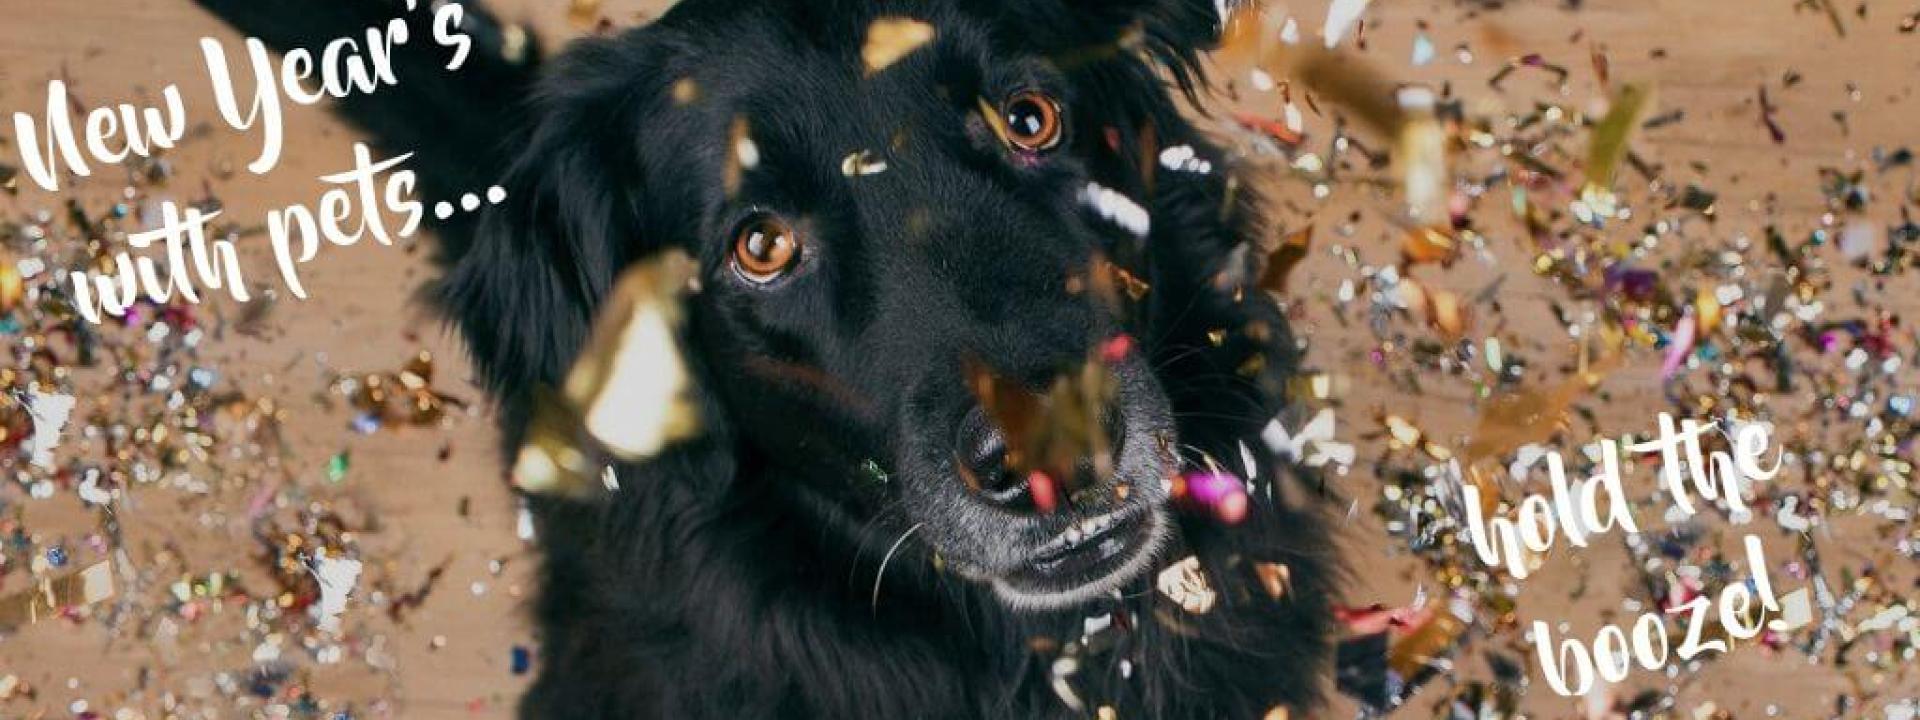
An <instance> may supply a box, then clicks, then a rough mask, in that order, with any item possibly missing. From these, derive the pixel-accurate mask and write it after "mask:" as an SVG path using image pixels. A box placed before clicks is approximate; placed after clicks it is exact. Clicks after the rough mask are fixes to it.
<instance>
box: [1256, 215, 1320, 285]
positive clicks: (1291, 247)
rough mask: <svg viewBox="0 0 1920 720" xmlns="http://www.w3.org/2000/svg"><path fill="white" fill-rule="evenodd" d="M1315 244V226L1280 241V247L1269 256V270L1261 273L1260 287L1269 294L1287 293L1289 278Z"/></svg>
mask: <svg viewBox="0 0 1920 720" xmlns="http://www.w3.org/2000/svg"><path fill="white" fill-rule="evenodd" d="M1312 244H1313V225H1311V224H1309V225H1307V226H1306V227H1304V228H1301V229H1299V230H1296V231H1294V232H1291V233H1287V235H1286V237H1284V238H1282V239H1281V240H1280V247H1277V248H1274V249H1273V252H1271V253H1268V254H1267V268H1266V270H1264V271H1262V272H1261V273H1260V287H1262V288H1264V289H1266V290H1267V291H1268V292H1274V293H1285V292H1286V291H1287V278H1288V277H1290V276H1291V275H1292V274H1293V269H1294V268H1296V267H1299V265H1300V261H1302V260H1305V259H1306V258H1307V253H1308V252H1310V251H1311V245H1312Z"/></svg>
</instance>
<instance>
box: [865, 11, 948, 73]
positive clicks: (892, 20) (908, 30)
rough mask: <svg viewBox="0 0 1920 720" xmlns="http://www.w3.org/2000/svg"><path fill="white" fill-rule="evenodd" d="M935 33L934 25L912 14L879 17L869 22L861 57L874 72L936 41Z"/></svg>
mask: <svg viewBox="0 0 1920 720" xmlns="http://www.w3.org/2000/svg"><path fill="white" fill-rule="evenodd" d="M934 35H935V33H934V29H933V26H932V25H929V24H927V23H924V22H921V21H919V20H915V19H913V18H903V17H883V18H880V19H878V20H875V21H873V24H872V25H868V26H867V42H866V44H865V45H863V46H861V48H860V60H861V62H863V63H865V64H866V66H867V75H869V76H871V75H873V74H874V73H878V72H880V71H881V70H885V69H887V67H888V66H890V65H892V64H894V63H896V62H899V61H900V58H903V57H906V56H907V55H908V54H909V53H912V52H913V51H915V50H918V49H920V47H921V46H922V45H926V44H927V43H930V42H933V38H934Z"/></svg>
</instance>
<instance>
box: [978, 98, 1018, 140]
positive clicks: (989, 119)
mask: <svg viewBox="0 0 1920 720" xmlns="http://www.w3.org/2000/svg"><path fill="white" fill-rule="evenodd" d="M973 101H974V104H975V105H976V106H978V107H979V109H980V117H981V119H983V120H985V121H986V123H987V129H989V130H992V131H993V135H994V137H996V138H998V139H999V140H1000V144H1001V145H1013V144H1014V143H1013V138H1012V131H1010V130H1008V129H1007V119H1006V118H1004V117H1001V116H1000V108H997V107H994V105H993V103H990V102H987V99H986V98H983V97H976V98H974V99H973Z"/></svg>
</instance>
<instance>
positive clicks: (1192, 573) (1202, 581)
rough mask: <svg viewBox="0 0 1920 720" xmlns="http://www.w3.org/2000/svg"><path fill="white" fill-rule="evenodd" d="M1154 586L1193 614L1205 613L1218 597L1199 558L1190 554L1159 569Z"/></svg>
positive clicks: (1211, 607) (1181, 607) (1210, 608)
mask: <svg viewBox="0 0 1920 720" xmlns="http://www.w3.org/2000/svg"><path fill="white" fill-rule="evenodd" d="M1154 587H1156V588H1158V589H1159V590H1160V594H1162V595H1165V596H1167V599H1168V600H1172V601H1173V604H1175V605H1179V606H1180V609H1182V610H1185V611H1187V612H1188V613H1191V614H1194V615H1205V614H1206V613H1207V612H1208V611H1210V610H1212V609H1213V605H1214V603H1216V602H1218V601H1219V599H1220V596H1219V594H1218V593H1215V592H1214V590H1213V585H1211V584H1209V583H1208V582H1207V574H1206V572H1205V571H1203V570H1201V569H1200V558H1198V557H1195V556H1192V555H1189V556H1187V557H1186V559H1184V560H1181V561H1180V562H1177V563H1174V564H1173V565H1170V566H1168V567H1167V569H1165V570H1161V571H1160V576H1159V578H1157V579H1156V580H1155V581H1154Z"/></svg>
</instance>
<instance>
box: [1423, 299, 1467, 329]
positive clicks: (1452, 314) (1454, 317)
mask: <svg viewBox="0 0 1920 720" xmlns="http://www.w3.org/2000/svg"><path fill="white" fill-rule="evenodd" d="M1427 320H1428V322H1429V323H1431V324H1432V325H1433V327H1434V329H1436V330H1439V331H1440V334H1441V335H1444V336H1446V338H1447V339H1449V340H1453V339H1457V338H1459V337H1460V335H1461V334H1463V333H1465V332H1466V331H1467V308H1466V304H1465V303H1464V302H1462V301H1461V299H1460V294H1459V293H1456V292H1453V291H1451V290H1435V291H1432V292H1429V293H1427Z"/></svg>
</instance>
